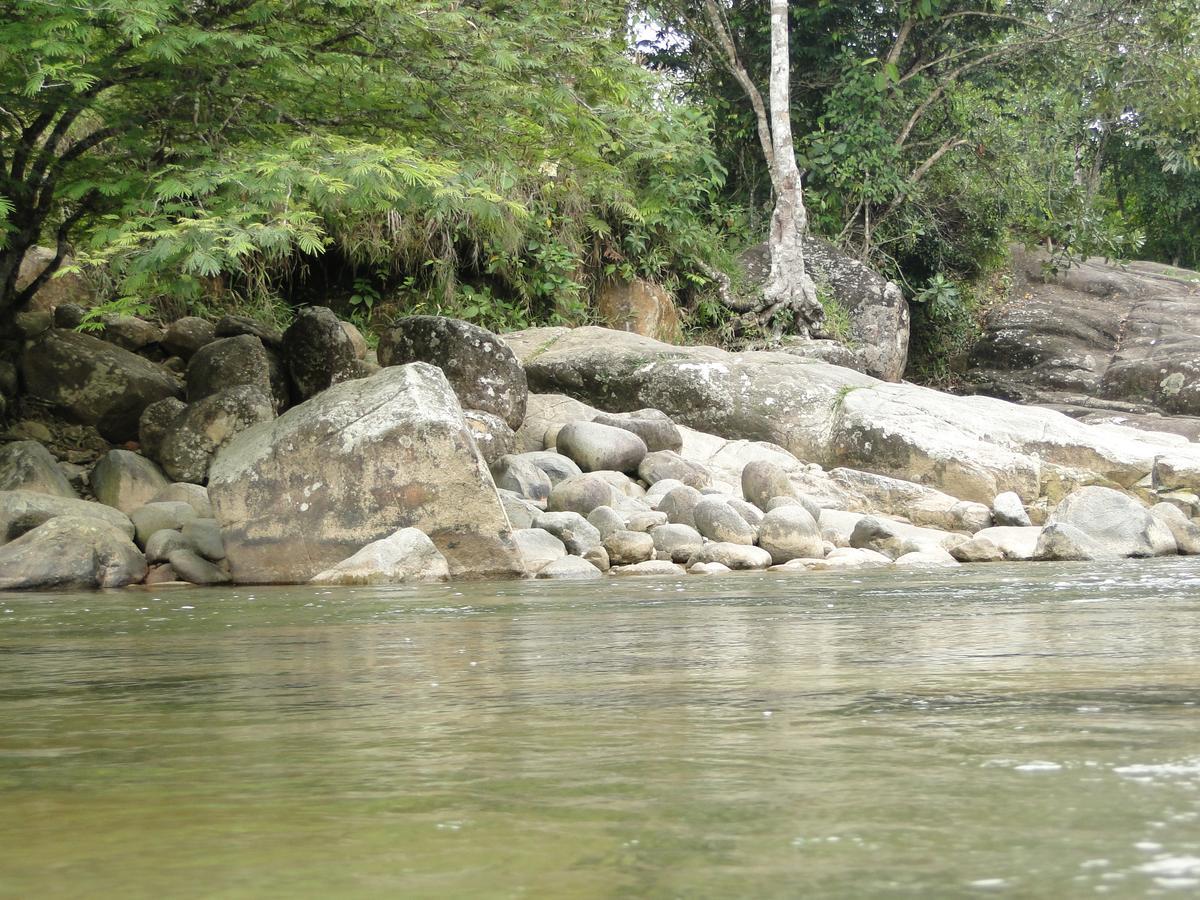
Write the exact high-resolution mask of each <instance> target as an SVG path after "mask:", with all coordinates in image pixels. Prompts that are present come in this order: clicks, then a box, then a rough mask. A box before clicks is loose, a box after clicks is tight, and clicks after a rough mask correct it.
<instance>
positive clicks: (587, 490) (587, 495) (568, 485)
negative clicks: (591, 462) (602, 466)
mask: <svg viewBox="0 0 1200 900" xmlns="http://www.w3.org/2000/svg"><path fill="white" fill-rule="evenodd" d="M615 496H616V491H614V490H613V487H612V485H611V484H609V483H608V482H607V481H605V480H604V479H603V478H598V477H596V476H595V475H576V476H574V477H572V478H567V479H565V480H563V481H560V482H559V483H558V484H556V485H554V487H553V488H551V489H550V499H549V501H548V502H547V504H546V508H547V509H549V510H550V511H551V512H576V513H579V514H580V515H584V516H586V515H587V514H588V513H590V512H591V511H592V510H593V509H595V508H596V507H597V506H612V505H613V504H614V503H615V502H616V499H615Z"/></svg>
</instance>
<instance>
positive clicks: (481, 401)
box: [379, 316, 542, 450]
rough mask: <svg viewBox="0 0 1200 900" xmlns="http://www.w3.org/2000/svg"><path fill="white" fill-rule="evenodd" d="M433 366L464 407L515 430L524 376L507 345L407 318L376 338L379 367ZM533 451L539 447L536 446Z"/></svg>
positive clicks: (443, 323)
mask: <svg viewBox="0 0 1200 900" xmlns="http://www.w3.org/2000/svg"><path fill="white" fill-rule="evenodd" d="M411 362H425V363H430V364H431V365H434V366H437V367H438V368H439V369H441V370H442V371H443V372H445V373H446V378H448V379H449V381H450V384H451V385H452V386H453V388H454V392H455V394H457V395H458V399H459V402H460V403H461V404H462V406H463V408H464V409H481V410H483V411H484V412H490V413H492V414H493V415H497V416H499V417H500V418H502V419H503V420H504V421H505V422H507V423H508V427H509V428H512V429H513V430H514V431H515V430H516V429H518V428H520V427H521V423H522V422H523V421H524V419H525V402H526V398H527V396H528V393H529V390H528V388H527V386H526V383H525V372H524V370H523V369H522V368H521V364H520V363H519V362H517V358H516V356H515V355H514V354H513V352H512V350H511V349H509V347H508V345H507V344H506V343H504V341H502V340H500V338H498V337H496V335H494V334H492V333H491V332H490V331H487V330H485V329H483V328H479V327H478V326H476V325H472V324H470V323H469V322H463V321H460V320H458V319H447V318H444V317H442V316H408V317H407V318H404V319H401V320H400V321H399V322H397V323H396V325H395V327H393V328H390V329H388V330H387V331H385V332H384V333H383V334H382V335H381V336H380V338H379V363H380V365H382V366H398V365H403V364H405V363H411ZM536 449H539V450H540V449H542V448H541V447H538V448H536Z"/></svg>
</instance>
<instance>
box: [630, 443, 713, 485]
mask: <svg viewBox="0 0 1200 900" xmlns="http://www.w3.org/2000/svg"><path fill="white" fill-rule="evenodd" d="M638 477H639V478H641V479H642V481H644V482H646V483H647V484H650V485H653V484H657V483H658V482H660V481H665V480H666V479H668V478H671V479H674V480H675V481H678V482H680V483H681V484H687V485H690V486H691V487H694V488H696V489H697V490H700V489H701V488H706V487H708V486H709V485H711V484H712V480H713V479H712V473H711V472H709V471H708V469H706V468H705V467H704V466H702V465H700V464H699V463H694V462H691V461H689V460H686V459H684V458H683V457H682V456H680V455H679V454H678V453H676V452H674V451H673V450H658V451H656V452H654V453H648V454H646V458H645V459H643V460H642V462H641V464H640V465H639V466H638Z"/></svg>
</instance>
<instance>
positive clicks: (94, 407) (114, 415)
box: [21, 328, 181, 441]
mask: <svg viewBox="0 0 1200 900" xmlns="http://www.w3.org/2000/svg"><path fill="white" fill-rule="evenodd" d="M21 375H22V377H23V378H24V382H25V389H26V392H27V393H28V394H29V395H30V396H32V397H34V398H36V399H38V400H42V401H44V402H46V403H49V404H50V405H52V406H54V407H55V408H57V409H58V410H59V411H60V412H62V413H64V414H65V415H67V416H69V417H70V418H71V419H73V420H75V421H76V422H80V423H82V424H84V425H94V426H96V428H97V429H98V430H99V431H100V433H101V434H102V435H103V436H104V437H105V438H107V439H108V440H110V441H127V440H134V439H136V438H137V433H138V419H139V418H140V417H141V415H142V410H144V409H145V408H146V407H147V406H149V405H150V404H151V403H154V402H155V401H157V400H162V399H163V398H164V397H176V396H179V395H180V393H181V386H180V384H179V381H178V380H177V379H176V378H175V376H173V375H171V374H170V373H169V372H167V371H166V370H165V369H163V368H162V367H161V366H158V365H155V364H154V363H152V362H150V360H148V359H143V358H142V357H140V356H138V355H137V354H136V353H130V352H129V351H128V350H123V349H121V348H120V347H117V346H115V345H113V344H109V343H106V342H105V341H102V340H99V339H98V338H94V337H92V336H91V335H88V334H81V333H79V332H75V331H64V330H63V329H61V328H52V329H50V330H49V331H47V332H45V333H44V334H42V335H41V337H39V338H38V339H37V340H36V341H33V342H32V343H30V344H28V345H26V347H25V352H24V354H23V355H22V357H21Z"/></svg>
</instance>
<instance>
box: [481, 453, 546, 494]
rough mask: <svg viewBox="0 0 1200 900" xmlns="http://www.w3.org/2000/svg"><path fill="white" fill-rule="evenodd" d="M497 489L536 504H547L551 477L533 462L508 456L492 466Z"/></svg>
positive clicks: (511, 455) (502, 457)
mask: <svg viewBox="0 0 1200 900" xmlns="http://www.w3.org/2000/svg"><path fill="white" fill-rule="evenodd" d="M492 479H493V481H495V484H496V487H498V488H503V489H504V490H506V491H513V492H514V493H516V494H519V495H520V496H522V497H524V498H525V499H526V500H531V501H533V502H534V503H545V502H547V501H548V500H549V497H550V489H551V486H550V477H549V476H548V475H547V474H546V473H545V472H543V471H542V470H541V469H540V468H538V467H537V466H536V465H534V463H533V462H532V461H531V460H528V459H525V458H524V457H522V456H520V455H517V454H511V453H510V454H507V455H505V456H501V457H500V458H499V459H498V460H496V462H495V464H494V465H493V466H492Z"/></svg>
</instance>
